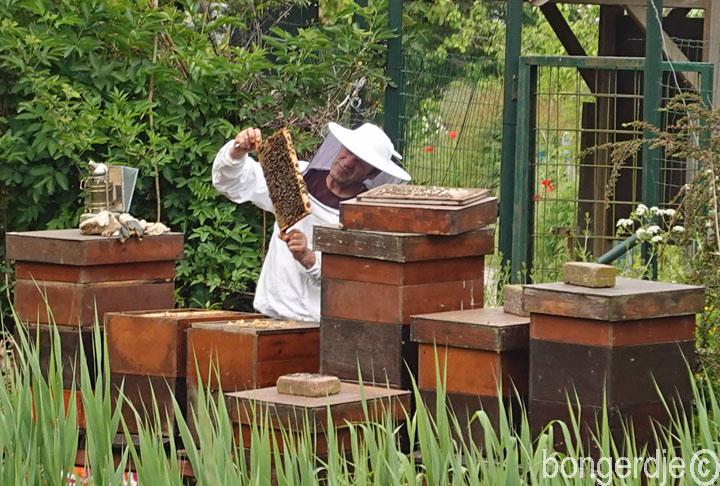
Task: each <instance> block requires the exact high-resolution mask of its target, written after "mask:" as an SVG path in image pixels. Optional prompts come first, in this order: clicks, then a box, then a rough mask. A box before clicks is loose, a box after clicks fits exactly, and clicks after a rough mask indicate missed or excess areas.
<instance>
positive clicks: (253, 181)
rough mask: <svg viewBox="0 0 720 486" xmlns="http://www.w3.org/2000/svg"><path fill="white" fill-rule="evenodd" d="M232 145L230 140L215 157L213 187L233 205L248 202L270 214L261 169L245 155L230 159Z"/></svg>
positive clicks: (268, 200)
mask: <svg viewBox="0 0 720 486" xmlns="http://www.w3.org/2000/svg"><path fill="white" fill-rule="evenodd" d="M234 143H235V141H234V140H230V141H229V142H228V143H226V144H225V145H224V146H223V147H222V148H221V149H220V151H219V152H218V153H217V155H216V156H215V160H214V161H213V167H212V183H213V186H214V187H215V189H217V190H218V192H219V193H220V194H222V195H224V196H225V197H227V198H228V199H230V200H231V201H233V202H235V203H238V204H241V203H244V202H248V201H249V202H252V203H253V204H255V205H256V206H257V207H259V208H260V209H264V210H265V211H270V212H272V211H273V207H272V202H271V201H270V196H269V195H268V188H267V183H266V182H265V177H264V176H263V172H262V167H261V166H260V164H259V163H258V162H256V161H255V160H253V159H252V158H251V157H249V156H247V155H245V156H243V157H242V158H240V159H233V158H232V157H230V149H231V148H232V145H233V144H234Z"/></svg>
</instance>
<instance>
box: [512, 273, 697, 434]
mask: <svg viewBox="0 0 720 486" xmlns="http://www.w3.org/2000/svg"><path fill="white" fill-rule="evenodd" d="M523 294H524V295H523V301H524V303H525V310H527V311H528V312H530V317H531V325H530V405H529V412H530V419H531V425H532V426H533V428H534V429H535V430H536V431H539V430H540V429H541V428H542V427H544V426H545V425H547V423H548V422H549V421H550V420H552V419H557V418H559V419H564V420H567V419H568V418H569V417H568V408H567V401H566V397H567V395H568V394H570V396H571V397H575V395H576V394H577V397H578V399H579V401H580V404H581V412H582V416H583V434H584V437H585V438H586V439H587V441H588V442H590V441H591V439H590V434H591V431H592V430H594V426H595V420H596V419H597V418H598V417H599V414H600V412H601V411H602V407H603V405H606V406H607V409H608V415H609V419H610V423H609V427H610V429H611V431H612V432H613V434H616V437H620V436H621V434H622V433H623V424H622V421H623V420H627V419H632V420H633V423H634V427H635V434H636V438H637V440H638V443H639V444H640V443H643V442H648V441H651V440H652V438H653V433H652V424H651V421H650V420H649V419H650V418H654V419H656V420H659V421H660V423H665V424H667V423H669V416H668V414H667V413H666V411H665V404H664V403H663V400H662V399H661V398H660V395H659V393H658V389H659V390H660V392H661V393H662V394H663V396H664V398H665V400H667V402H668V403H669V404H670V406H671V408H672V405H673V403H674V404H680V403H682V404H683V405H684V406H685V407H686V410H689V409H690V408H689V405H690V404H689V400H690V397H691V396H692V393H691V384H690V377H689V373H690V371H689V369H688V366H689V367H690V368H692V367H693V366H694V362H695V334H694V330H695V314H696V313H697V312H701V311H702V309H703V306H704V301H705V298H704V288H703V287H698V286H691V285H680V284H672V283H664V282H652V281H647V280H633V279H625V278H618V279H617V280H616V285H615V286H614V287H609V288H588V287H581V286H576V285H569V284H565V283H548V284H537V285H527V286H524V288H523Z"/></svg>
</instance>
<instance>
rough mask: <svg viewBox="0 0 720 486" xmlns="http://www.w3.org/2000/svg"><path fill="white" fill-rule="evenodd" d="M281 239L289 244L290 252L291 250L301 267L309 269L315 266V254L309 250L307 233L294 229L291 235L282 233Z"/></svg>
mask: <svg viewBox="0 0 720 486" xmlns="http://www.w3.org/2000/svg"><path fill="white" fill-rule="evenodd" d="M280 239H282V240H283V241H285V243H287V246H288V250H290V253H292V256H293V258H295V260H297V261H298V262H299V263H300V265H302V266H303V267H305V268H307V269H309V268H312V266H313V265H315V259H316V257H315V252H314V251H312V250H311V249H310V248H308V240H307V236H305V233H303V232H302V231H300V230H296V229H294V230H292V231H290V232H289V233H285V232H282V233H280Z"/></svg>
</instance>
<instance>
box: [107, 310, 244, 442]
mask: <svg viewBox="0 0 720 486" xmlns="http://www.w3.org/2000/svg"><path fill="white" fill-rule="evenodd" d="M246 315H247V314H246V313H242V312H231V311H217V310H204V309H167V310H158V311H135V312H109V313H107V314H106V315H105V327H106V329H107V340H108V357H109V361H110V380H111V385H112V390H113V393H114V394H115V396H117V394H118V391H119V389H120V387H121V386H122V387H123V388H122V389H123V395H124V397H125V403H126V405H125V406H124V407H123V416H124V417H125V421H126V423H127V425H128V430H129V431H130V433H131V434H136V433H137V432H138V424H137V423H136V420H135V414H134V413H133V410H132V408H131V407H130V406H129V405H128V403H129V404H132V406H133V407H134V408H135V410H136V411H138V413H139V414H140V417H141V418H143V419H144V418H145V410H152V397H153V396H154V397H155V400H156V402H157V405H158V410H159V412H160V418H161V423H160V424H157V425H159V426H160V430H161V431H162V433H163V434H164V435H168V432H169V426H171V425H172V422H174V417H175V409H174V407H173V397H175V399H176V400H177V402H178V404H179V405H180V408H181V410H183V411H184V409H185V403H186V370H187V331H188V328H189V327H190V325H191V324H192V323H196V322H203V321H218V320H222V319H225V320H232V319H239V318H241V317H244V316H246ZM252 315H253V316H257V314H252ZM193 375H194V371H193ZM191 376H192V375H191ZM165 417H168V419H169V420H170V422H168V421H166V420H165ZM148 418H149V419H153V417H152V416H150V417H148Z"/></svg>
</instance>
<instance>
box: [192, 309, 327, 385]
mask: <svg viewBox="0 0 720 486" xmlns="http://www.w3.org/2000/svg"><path fill="white" fill-rule="evenodd" d="M319 341H320V327H319V325H318V324H317V323H314V322H303V321H287V320H282V319H267V318H263V319H254V318H248V319H245V320H236V321H235V322H227V321H225V322H222V323H218V322H207V323H195V324H192V325H191V326H190V329H189V330H188V342H187V346H188V352H187V361H186V365H187V371H186V373H187V382H188V386H193V387H197V386H200V385H201V384H202V385H208V384H209V385H210V388H211V389H212V390H224V391H236V390H246V389H253V388H261V387H266V386H270V385H272V384H274V383H275V380H277V378H278V377H279V376H281V375H284V374H288V373H295V372H308V373H317V372H318V368H319V350H320V344H319ZM211 363H216V364H217V368H218V371H219V382H218V377H217V376H216V375H215V373H212V372H211ZM198 376H199V377H200V380H202V382H200V381H198Z"/></svg>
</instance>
